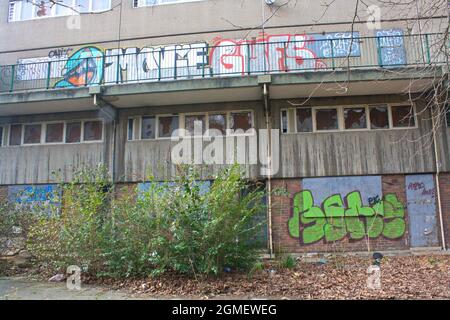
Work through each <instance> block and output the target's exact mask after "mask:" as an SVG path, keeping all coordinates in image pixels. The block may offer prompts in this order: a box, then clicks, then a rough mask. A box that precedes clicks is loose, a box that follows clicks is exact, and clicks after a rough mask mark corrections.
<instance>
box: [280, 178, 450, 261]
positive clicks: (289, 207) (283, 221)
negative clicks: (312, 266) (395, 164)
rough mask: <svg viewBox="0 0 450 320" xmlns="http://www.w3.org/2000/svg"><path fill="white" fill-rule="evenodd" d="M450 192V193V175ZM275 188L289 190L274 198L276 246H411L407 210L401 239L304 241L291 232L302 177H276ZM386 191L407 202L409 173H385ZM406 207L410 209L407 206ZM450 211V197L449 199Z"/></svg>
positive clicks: (311, 249) (326, 249)
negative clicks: (406, 189)
mask: <svg viewBox="0 0 450 320" xmlns="http://www.w3.org/2000/svg"><path fill="white" fill-rule="evenodd" d="M448 179H449V193H450V176H449V177H448ZM273 188H274V189H276V188H279V189H280V190H285V192H287V193H286V194H284V195H277V196H274V197H273V198H272V203H273V207H272V224H273V242H274V250H275V251H282V252H291V253H305V252H343V251H367V250H368V248H370V250H371V251H373V250H404V249H408V248H409V234H408V219H407V212H406V214H405V222H406V231H405V233H404V234H403V236H402V237H401V238H399V239H395V240H391V239H387V238H385V237H383V236H382V235H381V236H379V237H377V238H376V239H369V240H368V241H366V240H365V239H362V240H352V239H349V238H348V237H345V238H344V239H343V240H340V241H336V242H331V243H330V242H328V243H327V242H326V241H325V240H324V239H322V240H320V241H318V242H315V243H312V244H302V243H301V241H300V239H299V238H294V237H292V236H291V235H290V234H289V230H288V221H289V219H290V218H291V217H292V215H293V213H294V210H293V201H294V200H293V199H294V195H295V194H296V193H298V192H300V191H301V190H302V186H301V179H275V180H273ZM382 191H383V195H385V194H387V193H395V194H396V195H397V198H398V199H399V201H401V203H402V204H404V205H406V192H405V177H404V176H402V175H392V176H383V177H382ZM405 211H407V210H406V209H405ZM449 212H450V201H449Z"/></svg>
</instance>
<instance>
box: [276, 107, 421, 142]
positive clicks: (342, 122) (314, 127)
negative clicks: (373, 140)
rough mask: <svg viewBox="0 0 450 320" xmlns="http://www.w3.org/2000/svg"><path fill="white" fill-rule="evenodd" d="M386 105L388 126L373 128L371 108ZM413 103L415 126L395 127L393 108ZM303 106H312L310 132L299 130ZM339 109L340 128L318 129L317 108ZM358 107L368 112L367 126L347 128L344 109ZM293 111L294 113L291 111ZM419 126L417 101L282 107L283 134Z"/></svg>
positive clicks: (415, 127) (414, 127) (404, 128)
mask: <svg viewBox="0 0 450 320" xmlns="http://www.w3.org/2000/svg"><path fill="white" fill-rule="evenodd" d="M381 105H385V106H386V107H387V110H388V122H389V123H388V124H389V127H388V128H383V129H372V128H371V121H370V120H371V119H370V108H371V107H375V106H381ZM408 105H411V107H412V110H413V113H414V114H413V116H414V126H409V127H394V126H393V120H392V108H393V107H397V106H398V107H401V106H408ZM301 108H311V118H312V122H313V123H312V131H310V132H298V131H297V130H298V128H297V109H301ZM334 108H335V109H337V116H338V129H333V130H317V122H316V110H317V109H334ZM353 108H354V109H358V108H364V109H365V112H366V128H358V129H346V128H345V118H344V109H353ZM291 110H292V111H293V112H292V113H291V112H290V111H291ZM283 111H286V114H287V117H288V119H287V120H288V121H287V128H286V129H287V132H286V133H283V128H284V126H283V118H282V112H283ZM291 114H292V116H293V117H294V122H293V128H291V125H290V120H291V119H290V118H289V117H290V116H291ZM418 127H419V123H418V119H417V111H416V104H415V103H409V102H404V103H371V104H367V103H364V104H352V105H336V106H323V105H320V106H304V107H292V108H280V131H281V134H312V133H336V132H355V131H373V132H378V131H384V130H408V129H417V128H418Z"/></svg>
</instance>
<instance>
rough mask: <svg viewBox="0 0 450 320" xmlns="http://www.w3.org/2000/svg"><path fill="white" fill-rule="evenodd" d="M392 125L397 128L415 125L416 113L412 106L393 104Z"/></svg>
mask: <svg viewBox="0 0 450 320" xmlns="http://www.w3.org/2000/svg"><path fill="white" fill-rule="evenodd" d="M391 109H392V125H393V126H394V127H395V128H402V127H414V125H415V121H414V113H413V109H412V107H411V106H393V107H392V108H391Z"/></svg>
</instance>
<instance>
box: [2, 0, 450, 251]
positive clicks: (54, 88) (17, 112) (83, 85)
mask: <svg viewBox="0 0 450 320" xmlns="http://www.w3.org/2000/svg"><path fill="white" fill-rule="evenodd" d="M262 2H263V1H259V0H252V1H240V0H203V1H201V0H200V1H194V2H182V3H176V4H170V5H160V6H154V7H142V8H133V5H132V4H133V1H131V0H130V1H125V0H124V1H122V2H120V1H118V0H112V4H111V10H108V11H106V12H104V13H100V14H82V15H81V16H79V18H80V21H79V22H80V29H68V28H67V25H68V17H52V18H42V19H34V20H27V21H14V22H8V19H7V17H8V5H7V3H6V2H4V3H2V4H1V5H0V28H1V30H2V32H1V33H0V43H2V44H4V45H2V46H1V48H0V71H1V72H2V73H1V81H0V128H3V129H2V130H3V133H2V140H3V141H1V142H2V143H1V147H0V194H1V197H2V198H6V197H7V196H8V188H13V187H15V186H27V185H47V184H52V183H55V181H57V178H58V177H59V179H60V180H62V181H65V182H67V181H70V180H71V178H72V173H73V170H75V169H76V168H80V167H81V166H84V165H88V166H96V165H98V164H104V165H105V166H106V167H107V168H109V169H110V171H111V172H112V174H113V177H114V182H116V183H119V184H123V183H125V184H127V185H129V186H130V185H135V184H137V183H140V182H142V181H145V177H146V175H147V174H148V172H152V174H154V175H155V176H156V178H157V179H158V180H170V179H173V178H174V177H175V165H174V164H173V163H172V159H171V152H172V150H173V148H174V146H175V145H176V143H175V142H172V141H170V139H148V140H147V139H140V138H136V139H133V138H132V139H130V136H129V135H130V133H129V130H130V119H131V120H132V121H137V122H132V123H135V124H136V125H135V126H133V128H132V130H134V131H133V134H132V137H134V136H140V135H141V130H139V129H140V128H141V127H140V126H141V122H142V119H143V117H155V119H159V118H158V117H161V116H176V117H178V118H177V119H179V121H180V125H181V123H182V121H183V120H184V119H186V117H188V116H189V115H199V114H200V115H208V116H209V114H224V115H225V116H226V117H227V119H228V120H227V121H229V119H231V118H230V117H231V114H233V113H237V112H248V113H250V114H251V117H252V125H253V128H254V129H256V130H258V129H266V128H267V123H266V116H267V118H268V120H269V124H270V126H271V128H272V129H279V130H280V131H281V133H280V136H279V138H278V139H277V140H276V141H272V143H276V144H278V145H279V148H278V150H277V157H278V158H279V168H278V169H279V170H277V172H276V173H275V174H274V175H273V177H271V179H267V177H266V176H265V175H263V174H261V164H259V163H257V164H253V163H250V160H249V159H250V158H251V156H252V151H251V150H250V149H247V150H246V153H245V154H244V155H243V158H244V159H246V163H248V164H246V165H245V166H244V167H245V171H246V175H247V177H248V178H249V179H252V180H261V181H265V182H266V183H267V184H268V183H271V184H273V186H272V188H282V189H285V190H286V191H287V194H286V195H283V196H279V195H276V196H273V197H272V208H271V213H270V214H271V216H272V226H273V227H272V238H273V241H272V243H273V248H274V249H276V250H283V251H290V252H296V253H303V252H311V251H314V252H316V251H339V250H340V251H346V250H350V251H365V250H368V249H370V250H404V249H409V248H412V247H421V246H422V245H412V242H413V243H415V241H418V242H417V243H420V241H421V240H423V241H426V245H423V246H426V247H439V246H440V247H443V246H444V244H446V246H447V247H448V245H449V243H450V222H449V219H450V204H449V203H447V202H448V200H447V198H449V197H450V194H449V192H450V178H449V176H448V175H449V172H450V160H449V159H450V158H449V147H450V145H449V143H450V140H449V138H450V136H449V130H450V129H449V127H447V124H446V122H445V121H442V122H441V123H440V125H439V126H437V127H436V124H435V123H434V122H433V121H436V120H435V119H434V118H433V120H432V113H431V110H430V109H431V108H430V105H432V103H431V104H430V99H431V98H430V96H429V95H427V94H426V93H427V92H430V90H432V89H433V85H435V84H436V83H437V81H438V80H439V79H445V78H446V72H447V70H448V66H447V67H446V66H445V64H443V63H442V61H443V59H442V55H443V54H442V52H440V51H439V50H437V49H436V47H433V44H435V45H436V42H435V41H437V39H438V38H439V37H438V36H437V35H438V34H439V33H440V32H442V31H443V30H444V29H445V27H446V24H445V21H447V20H446V19H447V17H446V15H447V12H446V11H445V10H436V11H435V12H434V13H433V15H432V16H421V18H418V16H417V12H416V13H415V12H413V11H412V10H410V11H408V10H404V9H402V8H401V7H396V8H387V7H383V6H380V8H381V11H380V14H381V17H382V21H381V25H380V28H378V29H371V28H368V26H367V24H366V20H367V17H368V13H367V8H359V11H358V16H360V18H361V19H360V20H358V21H357V22H355V23H353V18H354V9H355V8H354V6H353V5H354V4H353V3H351V2H349V1H345V0H340V1H336V3H334V8H333V10H330V11H329V12H325V13H324V14H323V11H324V9H323V6H322V5H321V3H320V1H312V0H311V1H288V2H287V4H286V5H282V6H281V7H279V8H278V9H277V8H276V7H271V6H268V5H266V4H264V3H262ZM368 4H375V5H380V4H379V3H378V2H377V1H376V0H373V1H369V2H368ZM419 4H420V3H419ZM421 5H424V6H425V4H420V5H419V7H418V9H419V10H420V9H421V7H420V6H421ZM443 8H445V6H444V7H443ZM322 14H323V15H322ZM428 14H429V13H428ZM77 17H78V16H77ZM266 20H267V21H266ZM119 21H121V24H120V26H119ZM261 21H265V23H264V28H262V27H261ZM418 21H419V23H418ZM420 21H422V22H420ZM29 30H39V36H36V34H35V33H31V32H29ZM263 31H264V32H265V34H264V35H262V32H263ZM352 32H353V33H354V35H355V36H356V39H357V40H356V42H355V43H353V40H350V42H349V39H348V34H350V35H351V34H352ZM378 32H386V34H389V37H391V38H392V37H393V38H392V39H394V40H395V41H398V40H399V39H400V44H398V43H397V44H395V45H391V44H389V45H383V44H380V39H385V38H382V37H383V34H384V33H381V34H382V36H380V33H378ZM398 32H400V33H398ZM345 34H347V36H345ZM392 34H393V35H394V36H393V35H392ZM380 37H381V38H380ZM391 38H388V39H391ZM19 39H20V40H19ZM242 39H244V40H242ZM299 39H300V40H299ZM302 39H303V40H302ZM329 39H333V40H332V41H330V42H328V41H329ZM351 39H353V37H351ZM292 41H294V42H295V41H297V44H298V43H299V41H300V45H299V46H300V48H294V49H292V48H293V47H292V48H291V47H289V48H287V47H286V45H288V46H289V45H290V43H291V42H292ZM333 41H335V42H333ZM381 41H383V40H381ZM266 42H267V43H269V44H267V51H265V50H266V49H264V51H263V53H261V52H260V51H258V50H260V49H261V47H262V45H261V44H264V43H266ZM337 42H338V43H337ZM279 43H282V44H283V45H284V46H285V47H284V48H283V47H282V46H281V47H280V45H279ZM330 43H331V47H327V45H329V44H330ZM430 43H431V45H430ZM424 44H428V45H429V46H427V48H428V49H429V50H424V49H423V48H424V47H423V45H424ZM118 48H120V50H118ZM249 48H251V49H249ZM399 48H400V49H399ZM397 49H399V51H395V50H397ZM245 50H249V51H245ZM250 50H255V51H252V54H251V55H250V54H248V52H250ZM290 50H293V51H290ZM327 50H328V51H327ZM330 50H331V51H330ZM336 50H342V51H339V52H336ZM392 50H393V51H394V53H395V54H389V53H390V52H392ZM177 52H178V53H177ZM330 52H331V53H330ZM346 53H347V54H346ZM86 54H88V55H87V56H86ZM171 54H174V56H173V57H174V61H175V62H173V61H169V60H171V59H172V56H171ZM177 54H178V55H177ZM77 57H78V58H79V59H81V58H83V59H85V60H83V63H86V67H87V68H88V67H89V68H91V69H89V70H90V72H91V74H90V73H89V72H88V73H86V74H83V76H82V77H80V76H79V75H77V76H76V77H75V78H74V77H73V74H71V73H70V71H74V70H75V68H73V69H72V70H70V67H71V66H72V65H71V64H70V62H69V61H70V60H71V59H72V62H73V61H75V62H76V61H77V60H76V59H77ZM261 57H262V58H261ZM151 59H153V60H154V61H150V60H151ZM158 59H160V60H159V61H158ZM161 59H162V60H164V59H166V61H163V62H162V61H161ZM391 59H392V60H391ZM395 59H397V60H395ZM172 60H173V59H172ZM394 60H395V61H397V62H398V61H400V63H399V64H396V63H395V61H394ZM183 61H184V62H183ZM186 61H187V62H186ZM261 61H262V62H261ZM392 61H394V62H392ZM91 63H92V65H91ZM184 63H187V65H186V64H184ZM261 63H262V64H261ZM15 64H17V65H15ZM12 65H15V66H14V67H12ZM48 66H49V67H48ZM293 66H294V67H293ZM263 67H264V69H261V68H263ZM296 67H297V69H296ZM11 71H12V73H11ZM268 76H269V77H268ZM264 86H265V87H266V90H267V91H266V93H267V94H268V95H267V97H268V99H267V100H264V99H263V95H264V92H265V91H264ZM446 86H447V87H445V86H444V89H442V90H444V91H445V90H448V83H447V84H446ZM343 88H344V89H345V90H344V89H343ZM405 105H409V106H411V105H412V106H413V109H412V110H413V113H414V123H413V124H411V125H409V126H407V127H403V128H400V127H395V125H394V121H400V120H401V119H398V117H399V116H397V120H395V119H394V118H395V117H396V116H395V115H394V111H393V110H394V108H395V107H401V106H405ZM376 106H383V108H385V110H386V117H387V118H388V120H389V125H388V126H387V128H385V129H382V130H374V129H370V126H371V123H370V121H369V120H368V119H369V113H370V112H371V110H373V108H375V107H376ZM349 108H359V110H361V108H362V109H364V110H365V111H364V112H365V118H364V119H366V118H367V120H364V121H365V122H366V127H365V128H364V127H362V128H359V129H358V128H357V129H351V130H347V129H346V128H345V126H346V122H345V119H346V118H345V116H344V113H345V112H346V111H345V110H346V109H349ZM329 109H333V110H336V111H335V112H336V117H337V120H336V121H337V123H338V128H336V130H333V129H332V130H323V131H320V130H317V126H318V124H317V123H318V122H317V119H318V118H319V112H320V110H329ZM299 110H310V111H308V112H311V113H312V114H313V115H312V116H311V122H313V121H315V122H314V125H313V127H314V130H312V129H311V132H299V131H298V126H299V123H298V122H297V119H298V118H297V117H298V115H299V114H300V112H302V111H299ZM283 112H285V113H283ZM333 112H334V111H333ZM360 112H362V111H360ZM283 114H284V115H285V116H286V125H287V129H286V131H287V132H283V129H284V124H283V119H282V117H283ZM387 118H386V119H387ZM133 119H137V120H133ZM370 119H372V118H370ZM93 120H98V121H101V123H102V133H101V139H94V141H84V140H85V138H86V137H84V138H81V137H80V141H79V143H70V144H68V143H63V142H61V143H42V140H41V143H34V144H33V143H30V144H23V143H22V144H21V145H10V144H11V143H10V141H11V138H10V135H11V134H12V133H11V132H12V131H11V130H12V129H11V126H13V125H15V124H21V125H23V127H22V128H23V129H21V130H25V126H26V125H32V124H41V125H42V128H44V127H46V128H48V123H64V125H63V126H64V129H63V132H64V133H67V131H68V124H70V123H73V122H80V123H83V125H80V126H81V127H82V128H83V129H80V136H83V134H82V133H81V132H83V133H84V132H85V130H86V129H85V126H87V125H85V122H86V121H88V122H89V121H93ZM155 121H156V120H155ZM386 121H387V120H386ZM155 123H156V122H155ZM138 124H139V125H138ZM432 128H436V130H434V131H433V129H432ZM42 130H43V129H42ZM81 130H82V131H81ZM43 132H44V131H43ZM433 133H435V135H433ZM24 135H25V134H23V136H24ZM22 139H25V138H24V137H22ZM41 139H44V133H41ZM23 141H24V140H23ZM207 144H208V143H207V142H203V146H206V145H207ZM436 156H437V158H436ZM222 167H223V165H214V164H213V165H202V166H201V178H202V179H205V180H210V179H212V178H213V177H214V174H215V173H217V172H218V170H220V169H221V168H222ZM430 177H431V178H432V181H433V183H432V185H430V184H429V183H428V181H429V178H430ZM339 178H342V179H344V180H342V184H339V181H341V180H339ZM416 178H417V179H416ZM336 179H337V180H336ZM365 179H367V181H369V184H370V186H369V187H368V186H367V184H365V183H364V182H362V181H365ZM416 181H417V182H416ZM438 183H439V185H438ZM305 185H306V187H305ZM341 187H342V188H341ZM320 189H322V190H325V191H323V192H321V191H320ZM438 189H439V191H440V203H439V197H438V196H437V195H438V192H437V190H438ZM318 190H319V191H318ZM420 190H422V191H420ZM305 192H310V193H311V195H312V198H313V202H312V203H311V205H310V206H308V204H307V202H308V199H309V198H308V197H309V195H308V194H307V193H305ZM420 192H422V193H420ZM421 195H423V198H421ZM333 196H337V197H335V198H333V201H337V202H329V203H328V202H327V201H331V200H329V199H328V198H332V197H333ZM296 199H297V200H296ZM421 201H422V202H421ZM423 201H425V202H423ZM423 203H425V204H426V205H424V204H423ZM379 204H383V205H384V207H383V208H384V209H383V210H384V211H383V213H382V214H381V215H382V216H383V217H382V218H380V219H381V220H380V219H377V218H376V217H375V218H374V217H373V212H379V211H377V210H382V209H380V208H381V206H380V205H379ZM439 204H440V205H439ZM421 205H423V207H421ZM440 207H441V210H439V208H440ZM311 208H315V209H313V211H314V212H315V215H314V214H312V215H311V216H308V213H307V211H308V210H310V209H311ZM329 208H331V209H329ZM336 208H338V211H339V212H338V211H336V210H337V209H336ZM388 208H389V209H388ZM327 210H329V211H327ZM421 210H423V211H421ZM430 210H431V211H430ZM433 210H434V211H433ZM308 212H309V211H308ZM363 212H366V213H363ZM421 212H422V213H423V216H424V217H425V216H426V217H430V218H426V219H425V220H426V222H423V221H425V220H423V221H422V220H421ZM429 212H433V214H430V213H429ZM305 214H306V216H305ZM333 217H335V218H336V219H335V221H334V220H333V219H334V218H333ZM369 220H370V221H371V224H372V225H375V227H374V229H373V230H372V229H370V228H369V227H368V223H369V222H368V221H369ZM441 220H442V222H443V227H441ZM425 224H426V225H425ZM428 224H430V225H431V226H429V225H428ZM315 227H316V229H314V228H315ZM364 228H365V229H364ZM377 228H378V229H377ZM363 229H364V230H363ZM369 229H370V230H369ZM417 230H419V231H417ZM363 231H364V232H366V236H362V234H361V233H362V232H363ZM442 231H443V232H442ZM369 232H371V235H372V237H370V236H369V237H368V236H367V234H368V233H369ZM418 232H419V233H421V234H420V235H418V234H416V233H418ZM411 233H414V234H411ZM442 234H444V237H445V239H444V240H443V239H442ZM270 238H271V237H270V236H269V237H268V239H270ZM367 239H369V241H368V240H367Z"/></svg>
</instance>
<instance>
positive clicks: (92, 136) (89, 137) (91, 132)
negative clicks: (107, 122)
mask: <svg viewBox="0 0 450 320" xmlns="http://www.w3.org/2000/svg"><path fill="white" fill-rule="evenodd" d="M102 129H103V124H102V122H101V121H86V122H85V123H84V139H83V140H84V141H99V140H102Z"/></svg>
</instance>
